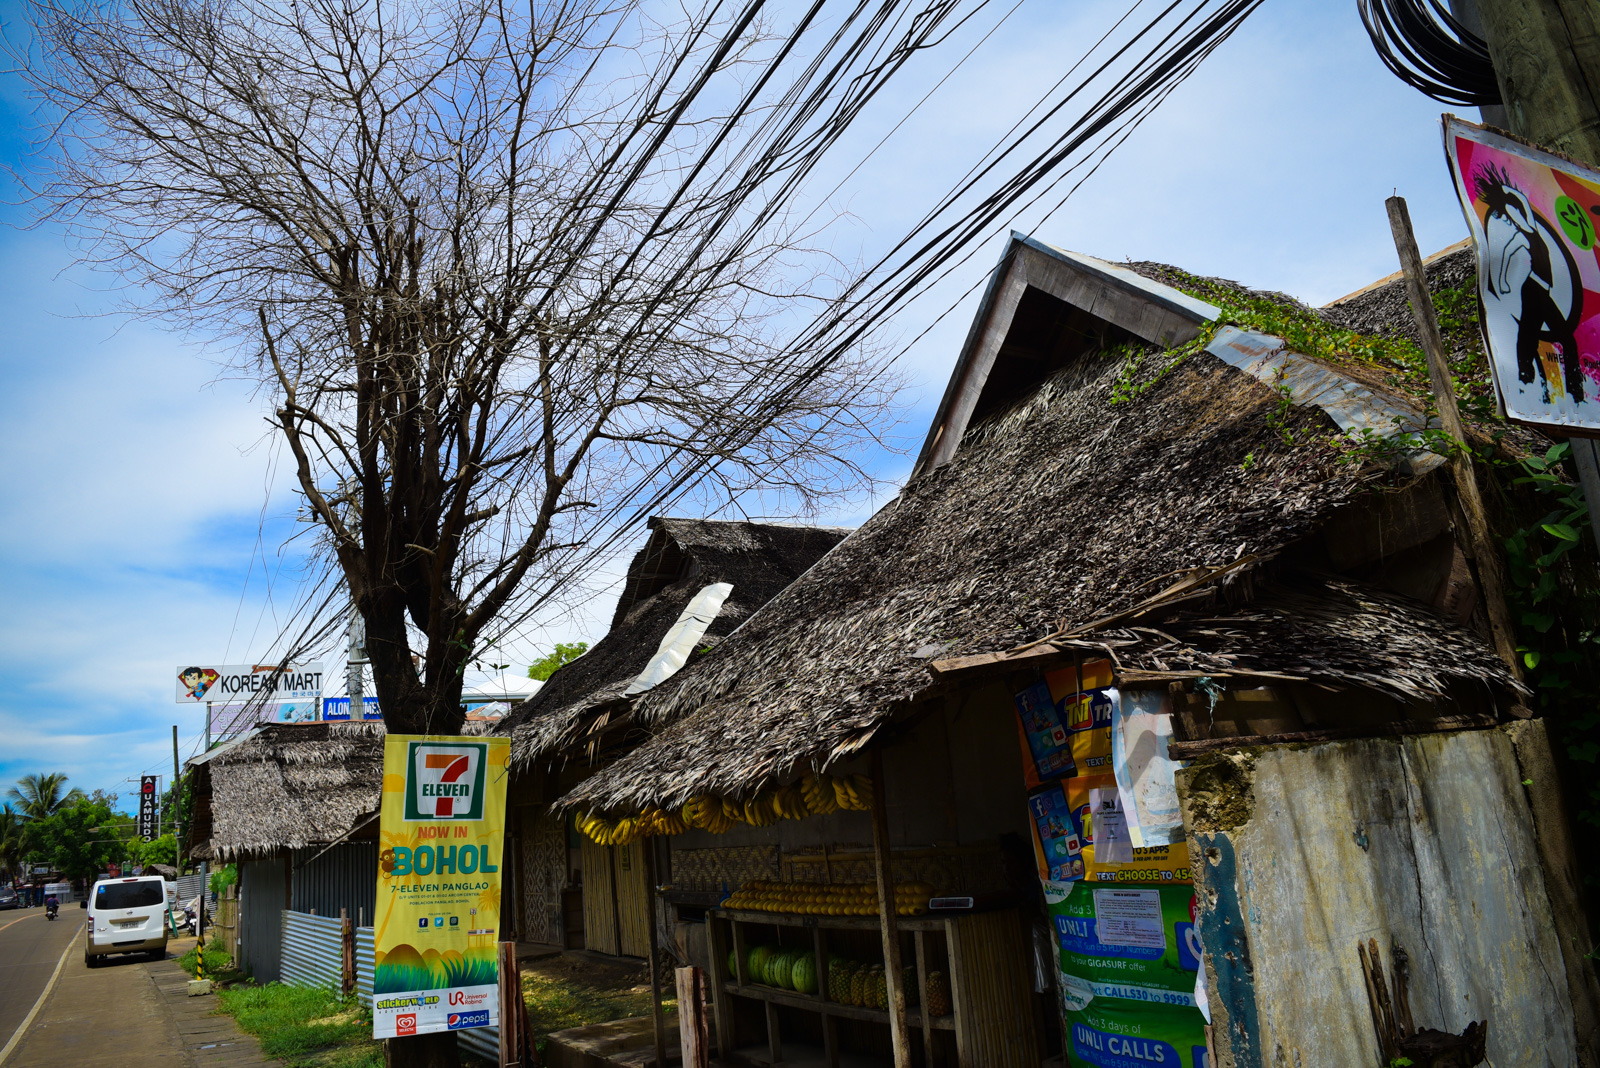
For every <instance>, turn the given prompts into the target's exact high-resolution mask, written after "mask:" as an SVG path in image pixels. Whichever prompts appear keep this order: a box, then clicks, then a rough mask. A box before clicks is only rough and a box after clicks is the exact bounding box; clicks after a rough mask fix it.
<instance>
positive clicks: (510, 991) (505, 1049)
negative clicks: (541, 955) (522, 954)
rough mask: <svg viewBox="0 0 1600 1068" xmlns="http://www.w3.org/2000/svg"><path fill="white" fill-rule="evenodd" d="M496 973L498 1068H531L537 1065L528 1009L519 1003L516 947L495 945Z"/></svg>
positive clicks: (520, 976) (518, 969) (537, 1059)
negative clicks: (497, 972)
mask: <svg viewBox="0 0 1600 1068" xmlns="http://www.w3.org/2000/svg"><path fill="white" fill-rule="evenodd" d="M495 949H496V951H497V953H496V956H497V958H498V964H499V971H500V977H499V979H500V982H499V987H500V1068H534V1066H536V1065H537V1064H538V1063H539V1055H538V1051H537V1050H535V1049H534V1047H533V1035H532V1034H531V1033H530V1031H529V1029H528V1007H527V1006H526V1005H525V1004H523V1002H522V969H521V968H519V967H518V966H517V944H516V943H515V942H498V943H496V944H495Z"/></svg>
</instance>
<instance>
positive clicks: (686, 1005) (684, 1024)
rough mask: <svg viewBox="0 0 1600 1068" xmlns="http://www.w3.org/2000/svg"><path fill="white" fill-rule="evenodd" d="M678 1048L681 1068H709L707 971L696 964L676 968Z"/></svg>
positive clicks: (709, 1041) (709, 1039)
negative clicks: (706, 1002) (695, 966)
mask: <svg viewBox="0 0 1600 1068" xmlns="http://www.w3.org/2000/svg"><path fill="white" fill-rule="evenodd" d="M675 977H676V979H677V986H678V1052H679V1055H680V1057H681V1058H682V1061H683V1068H711V1032H710V1030H709V1029H708V1028H707V1026H706V1005H705V989H706V975H705V972H703V971H701V970H700V969H699V968H694V967H689V968H679V969H678V970H677V972H676V973H675Z"/></svg>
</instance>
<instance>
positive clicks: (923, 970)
mask: <svg viewBox="0 0 1600 1068" xmlns="http://www.w3.org/2000/svg"><path fill="white" fill-rule="evenodd" d="M911 937H912V938H913V940H915V942H916V952H917V990H918V992H919V994H920V996H919V997H918V998H917V1003H918V1004H920V1005H921V1006H922V1008H921V1010H920V1012H919V1015H920V1016H921V1017H922V1060H923V1063H924V1064H926V1065H928V1066H929V1068H932V1066H933V1015H932V1014H931V1013H930V1012H928V939H927V936H926V934H925V933H924V932H923V931H922V930H920V929H919V930H918V931H917V932H916V934H914V935H912V936H911Z"/></svg>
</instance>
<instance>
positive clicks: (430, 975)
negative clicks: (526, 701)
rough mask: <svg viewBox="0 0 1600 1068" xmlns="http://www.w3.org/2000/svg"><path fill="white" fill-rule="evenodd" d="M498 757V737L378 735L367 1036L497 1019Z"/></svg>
mask: <svg viewBox="0 0 1600 1068" xmlns="http://www.w3.org/2000/svg"><path fill="white" fill-rule="evenodd" d="M509 754H510V739H508V738H466V737H460V736H456V735H449V736H432V735H429V736H421V735H403V734H391V735H389V736H388V737H387V738H386V739H384V747H383V800H382V809H381V812H380V815H379V850H380V852H379V857H378V904H377V909H376V914H375V916H374V917H373V920H374V922H373V948H374V968H373V982H372V1036H373V1037H374V1038H404V1037H406V1036H408V1035H426V1034H433V1033H435V1032H439V1031H455V1030H462V1029H465V1028H470V1027H495V1026H498V1024H499V1021H500V1002H499V993H498V990H499V988H498V983H499V974H500V973H499V962H498V958H497V955H496V943H497V942H498V939H499V925H500V871H501V868H502V866H503V861H504V856H503V850H504V843H505V807H506V775H507V769H506V758H507V757H508V755H509Z"/></svg>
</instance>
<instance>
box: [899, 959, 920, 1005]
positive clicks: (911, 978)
mask: <svg viewBox="0 0 1600 1068" xmlns="http://www.w3.org/2000/svg"><path fill="white" fill-rule="evenodd" d="M900 976H901V978H900V989H901V990H904V991H905V992H906V1007H907V1008H912V1007H914V1006H915V1005H916V1004H917V1002H919V1001H921V1000H922V999H921V998H920V997H918V996H917V966H916V965H915V964H907V965H906V966H905V968H904V969H902V970H901V972H900Z"/></svg>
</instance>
